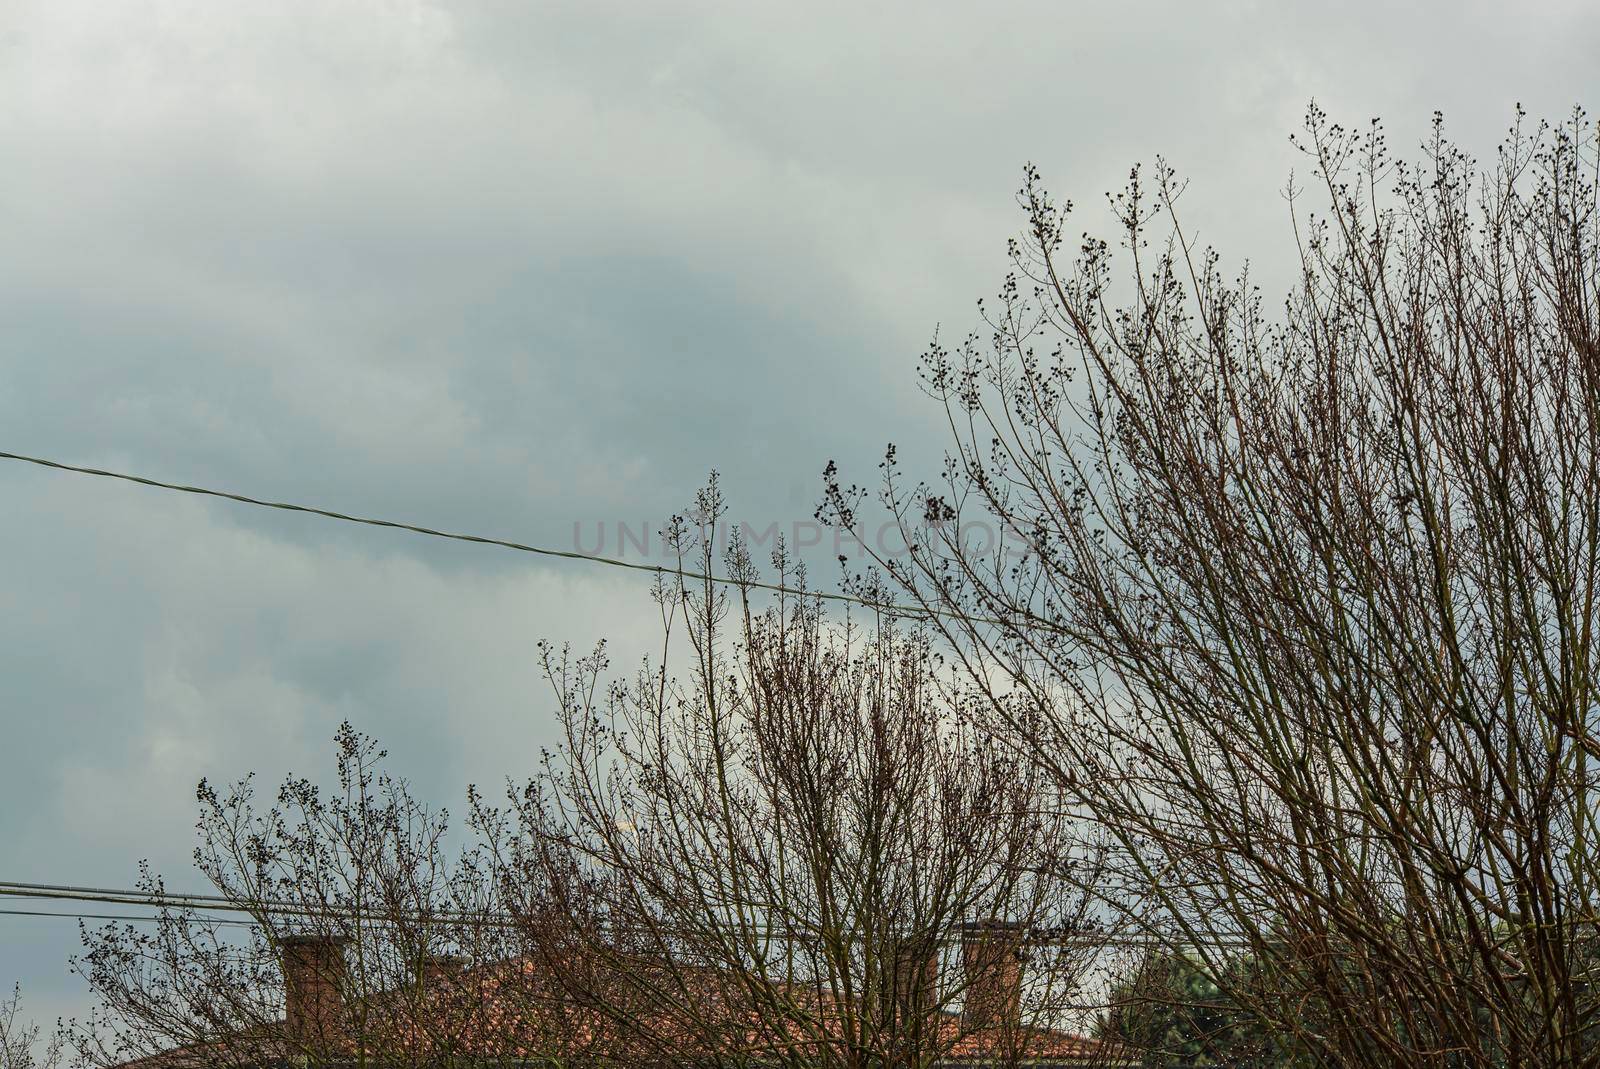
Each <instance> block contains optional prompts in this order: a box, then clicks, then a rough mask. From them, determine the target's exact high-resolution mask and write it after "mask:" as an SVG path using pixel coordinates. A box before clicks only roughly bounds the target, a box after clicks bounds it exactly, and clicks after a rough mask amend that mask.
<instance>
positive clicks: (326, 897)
mask: <svg viewBox="0 0 1600 1069" xmlns="http://www.w3.org/2000/svg"><path fill="white" fill-rule="evenodd" d="M337 746H338V790H337V791H335V792H332V793H324V792H323V791H322V790H321V789H319V787H318V786H317V785H316V784H315V783H313V782H312V781H310V780H308V779H303V778H291V779H289V780H286V781H285V782H284V784H283V786H282V787H281V788H280V789H279V791H278V793H277V796H276V798H275V799H274V800H273V802H272V804H271V805H270V806H267V807H265V808H264V809H262V808H258V805H257V802H256V798H255V791H254V788H253V784H252V782H251V781H250V780H248V779H246V780H245V781H243V782H241V783H239V784H237V785H235V786H234V787H232V788H231V789H228V790H226V791H218V790H217V789H216V788H214V787H212V786H211V785H210V784H208V783H204V782H202V783H201V784H200V787H199V791H198V799H199V803H200V819H199V822H198V825H197V827H198V831H199V838H200V844H199V846H198V847H197V848H196V850H195V855H194V861H195V866H196V868H197V869H198V870H199V871H200V872H201V873H203V874H204V875H205V876H206V877H207V878H208V879H209V880H210V882H211V884H212V885H213V891H214V892H215V897H214V899H211V900H207V901H204V902H199V903H196V904H190V903H188V902H186V901H180V902H177V903H170V902H167V899H166V888H165V885H164V883H163V882H162V881H161V880H160V879H159V878H158V877H155V876H153V875H151V874H150V873H149V872H145V873H144V875H143V876H142V877H141V881H140V887H141V889H142V890H144V891H145V892H147V893H148V894H149V895H151V896H152V898H153V900H155V901H158V902H162V903H164V908H162V910H161V913H160V919H159V923H157V924H156V926H155V927H154V928H153V929H144V928H140V927H138V926H136V925H134V924H120V925H119V924H110V925H106V926H105V927H103V928H99V929H86V930H85V932H84V935H83V942H84V952H83V953H82V955H81V956H80V957H78V958H77V959H75V961H74V966H75V968H76V970H77V971H78V972H79V974H80V975H82V976H83V977H84V978H85V979H86V980H87V981H88V983H89V986H90V988H91V990H92V992H93V994H94V996H95V1000H96V1001H95V1008H94V1013H93V1015H92V1017H91V1018H90V1020H88V1021H85V1022H80V1023H78V1024H76V1025H74V1026H73V1027H72V1028H71V1030H70V1034H71V1038H72V1041H73V1045H74V1047H75V1049H76V1052H77V1054H78V1057H79V1060H80V1061H81V1062H83V1063H85V1064H89V1065H101V1066H104V1065H116V1064H121V1063H124V1062H127V1061H130V1060H137V1059H141V1058H154V1059H156V1062H157V1064H181V1065H193V1066H211V1065H215V1066H238V1065H244V1064H260V1063H262V1062H266V1061H276V1060H281V1059H283V1058H305V1059H310V1060H311V1061H312V1062H313V1063H323V1062H329V1061H337V1062H340V1063H344V1064H349V1063H355V1064H366V1063H369V1062H371V1063H381V1064H418V1063H422V1062H427V1063H429V1064H437V1063H438V1062H439V1061H440V1060H441V1059H447V1058H448V1057H449V1056H451V1055H452V1054H453V1053H455V1052H457V1051H460V1050H464V1049H465V1048H467V1047H469V1046H470V1047H471V1048H472V1050H473V1051H474V1052H478V1053H484V1052H486V1053H488V1054H490V1055H493V1054H495V1053H498V1052H499V1048H500V1047H503V1046H505V1045H506V1044H507V1042H508V1041H507V1040H506V1038H505V1036H506V1031H505V1030H501V1031H496V1030H495V1028H493V1027H486V1026H485V1025H484V1023H483V1020H482V1014H481V1012H479V1011H480V1010H481V1002H482V998H483V996H484V992H483V991H482V990H481V989H480V988H481V983H482V981H483V980H484V975H483V974H482V973H481V972H476V973H470V974H469V972H468V971H467V970H466V969H465V968H464V967H463V966H464V965H465V964H466V963H472V964H481V963H487V962H494V961H499V960H500V959H502V958H503V957H504V956H505V952H504V943H505V940H504V938H503V937H502V936H500V935H499V934H498V933H501V932H504V931H507V930H509V929H508V925H507V924H506V923H504V920H503V918H500V917H499V916H498V915H497V913H496V906H495V903H494V901H493V897H492V894H493V887H494V880H493V879H492V877H491V875H490V874H489V873H488V872H487V871H486V870H485V869H484V868H483V862H482V859H481V858H480V857H479V856H478V855H476V854H475V853H474V852H473V851H472V850H471V849H470V848H468V849H464V850H452V849H451V848H450V846H449V844H448V843H447V831H448V820H447V814H446V813H444V812H442V811H435V810H431V809H429V808H428V807H426V806H425V805H423V804H422V803H421V802H419V801H417V800H416V799H415V798H413V797H412V796H411V793H410V791H409V789H408V788H407V786H406V784H405V783H404V782H403V781H400V780H397V779H394V778H393V777H391V776H389V775H387V774H386V773H384V772H383V771H382V770H381V761H382V759H383V757H384V753H383V751H381V750H379V749H378V748H377V746H376V744H375V743H374V741H373V740H372V739H370V738H367V737H365V736H362V735H360V734H358V733H357V732H355V731H354V730H353V729H352V728H350V726H349V725H345V726H343V727H342V728H341V729H340V731H339V734H338V737H337ZM219 907H220V908H219ZM519 1027H520V1025H519ZM521 1038H525V1037H519V1041H520V1039H521ZM174 1059H176V1061H175V1062H174Z"/></svg>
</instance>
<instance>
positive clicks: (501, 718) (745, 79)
mask: <svg viewBox="0 0 1600 1069" xmlns="http://www.w3.org/2000/svg"><path fill="white" fill-rule="evenodd" d="M1398 6H1402V5H1395V4H1392V3H1370V2H1345V3H1340V4H1328V3H1316V4H1294V3H1287V2H1283V0H1268V2H1263V3H1221V4H1202V3H1194V2H1189V3H1181V4H1172V5H1143V4H1133V3H1126V2H1118V3H1097V4H1080V3H1071V2H1056V3H1051V4H1039V5H1036V6H999V5H993V4H985V5H976V4H974V5H963V6H957V5H930V4H927V3H917V4H905V5H894V6H889V5H864V4H847V5H839V6H829V5H823V4H818V3H807V4H793V3H791V4H785V5H775V4H752V3H740V4H727V5H710V4H675V5H668V4H665V3H645V2H642V0H633V2H631V3H626V4H622V3H618V4H610V3H603V2H598V0H588V2H584V3H574V4H550V5H547V4H540V3H534V2H532V0H456V2H448V0H438V2H429V0H226V2H218V0H147V2H121V0H0V165H3V171H0V183H3V190H4V195H3V197H0V223H3V234H4V240H3V243H0V450H4V451H10V452H21V453H31V454H36V455H44V456H49V457H54V458H58V459H62V460H66V461H69V462H75V463H83V464H90V465H97V466H107V467H114V468H121V469H125V470H132V471H136V472H140V473H144V474H148V475H152V476H154V477H157V478H164V479H171V480H177V481H185V482H194V483H201V484H207V485H215V486H220V487H224V488H230V489H235V490H238V491H242V492H245V493H250V494H257V495H262V496H275V497H280V498H287V499H290V500H297V501H305V502H309V503H313V504H321V505H325V506H329V507H334V508H340V509H344V510H348V511H355V512H364V513H367V514H372V515H379V516H388V517H394V518H400V519H410V520H414V521H416V522H420V523H425V524H431V525H437V526H443V527H451V528H455V529H460V530H466V531H472V532H478V533H483V534H490V535H498V536H501V537H509V538H515V539H520V540H525V541H533V542H541V543H546V544H551V545H558V546H563V547H566V546H570V545H571V544H572V541H573V536H574V525H579V530H580V531H581V532H582V535H583V538H584V540H585V542H586V543H590V544H589V545H588V546H587V547H586V548H593V542H594V540H595V539H596V537H597V532H599V531H600V530H601V529H602V528H601V526H600V525H602V524H604V525H605V528H604V530H605V531H606V532H607V533H606V538H607V539H608V541H609V542H610V543H611V544H610V545H608V546H607V549H608V550H610V549H614V548H616V547H615V533H614V532H615V524H616V523H617V522H619V521H623V522H627V523H629V524H630V525H631V528H632V529H634V530H637V529H639V528H640V527H641V526H644V525H648V527H649V529H651V530H654V529H656V528H657V527H659V525H660V523H661V522H662V520H664V518H665V517H666V516H667V515H668V514H669V513H670V512H671V511H673V510H674V509H675V508H678V507H681V506H682V505H684V504H685V503H687V501H688V499H689V497H690V495H691V494H692V493H693V491H694V489H695V488H696V487H697V486H698V485H699V484H700V483H701V482H702V481H703V480H704V478H705V475H706V473H707V472H708V471H709V470H710V469H712V468H714V467H715V468H719V469H720V470H721V471H722V472H723V473H724V475H725V484H726V488H727V491H728V493H729V495H730V498H731V499H732V505H733V509H734V512H735V514H736V515H737V516H739V517H741V518H744V519H746V520H748V521H749V522H752V523H753V524H756V525H760V526H764V525H765V524H767V523H771V522H777V523H780V524H783V525H788V524H790V523H792V522H795V521H804V520H806V519H808V518H809V517H810V515H811V511H812V509H813V507H814V504H815V499H816V497H817V491H818V487H819V482H818V474H819V472H820V471H821V469H822V467H823V465H824V464H825V463H826V462H827V460H829V459H830V458H837V459H839V460H840V461H841V462H842V463H843V464H844V465H845V467H846V471H847V473H859V474H861V475H868V476H870V475H871V474H872V470H873V464H874V463H875V461H876V459H877V456H878V454H879V451H880V450H881V449H882V447H883V445H884V444H885V443H886V442H889V441H894V442H896V443H898V444H899V447H900V454H901V457H902V458H903V459H904V460H905V461H906V462H907V464H908V466H912V467H915V468H918V469H920V470H928V469H931V468H932V467H933V465H934V464H935V463H936V462H937V460H938V457H939V454H940V450H941V447H942V446H941V442H940V439H939V438H938V436H937V434H936V432H935V427H936V424H935V421H934V418H933V417H934V413H933V411H932V410H931V409H930V408H929V407H928V402H927V401H926V399H925V398H923V397H922V396H921V395H920V394H919V393H918V392H917V390H916V386H915V379H914V359H915V356H916V354H917V352H918V351H919V349H920V348H921V347H922V346H923V345H924V344H925V342H926V341H927V339H928V338H929V336H930V335H931V333H932V331H933V330H934V328H935V326H936V325H939V324H943V329H945V330H946V331H955V332H958V333H959V332H965V331H966V330H967V329H969V328H971V327H972V326H974V325H975V324H976V322H977V320H976V318H975V312H974V301H975V299H976V298H978V297H980V296H982V295H984V294H986V293H990V292H993V290H994V289H995V287H996V285H997V284H998V282H999V280H1000V278H1001V277H1002V275H1003V273H1004V270H1005V260H1004V243H1005V240H1006V238H1007V237H1008V236H1009V235H1011V234H1012V233H1014V232H1015V231H1016V229H1017V227H1018V226H1019V222H1020V220H1019V216H1018V214H1017V211H1016V208H1015V205H1014V202H1013V199H1012V197H1013V193H1014V191H1015V189H1016V187H1017V185H1018V182H1019V177H1020V172H1021V168H1022V165H1023V163H1024V162H1025V161H1027V160H1034V161H1037V162H1038V163H1039V164H1040V165H1041V167H1042V168H1043V170H1044V173H1045V175H1046V178H1047V180H1048V181H1049V183H1050V185H1051V186H1052V188H1054V189H1055V190H1056V191H1057V192H1058V193H1060V194H1061V195H1063V196H1067V197H1071V198H1073V199H1075V200H1076V201H1077V202H1079V203H1080V204H1089V205H1093V204H1096V203H1100V195H1101V194H1102V193H1103V192H1104V191H1105V190H1106V189H1108V188H1111V187H1115V186H1117V185H1118V184H1119V183H1120V182H1121V180H1122V178H1123V177H1124V176H1125V175H1126V172H1127V168H1128V166H1129V165H1130V164H1132V163H1134V162H1136V161H1138V160H1141V159H1142V160H1148V159H1150V158H1151V157H1153V156H1154V155H1155V154H1157V153H1162V154H1164V155H1165V156H1166V157H1167V158H1168V159H1169V160H1170V161H1171V162H1172V163H1173V164H1174V165H1176V166H1177V167H1178V168H1179V169H1180V170H1181V171H1183V172H1185V173H1186V174H1188V175H1189V176H1191V179H1192V182H1191V186H1190V191H1189V193H1188V195H1187V210H1188V213H1189V219H1190V222H1191V225H1192V226H1193V227H1194V228H1195V229H1197V230H1198V231H1199V234H1200V237H1201V238H1202V239H1203V240H1207V241H1213V242H1216V243H1217V244H1218V245H1219V246H1220V247H1221V249H1222V250H1223V253H1224V257H1225V262H1226V263H1228V264H1229V265H1232V266H1237V264H1238V263H1239V262H1240V261H1241V260H1242V259H1244V258H1246V257H1248V258H1249V259H1250V260H1251V261H1252V263H1254V264H1256V265H1257V266H1258V268H1259V269H1260V270H1261V271H1262V272H1263V273H1265V274H1267V275H1268V276H1269V277H1271V276H1272V275H1273V273H1274V272H1281V271H1282V270H1283V267H1284V265H1285V263H1286V262H1287V255H1288V253H1289V252H1290V250H1291V238H1290V235H1289V232H1288V230H1287V227H1286V223H1287V210H1286V207H1285V204H1284V201H1283V199H1282V196H1281V190H1282V188H1283V186H1284V184H1285V180H1286V178H1287V177H1288V174H1289V172H1290V169H1291V168H1292V167H1294V166H1295V165H1296V156H1295V154H1294V152H1293V150H1292V149H1291V148H1290V146H1289V145H1288V142H1287V138H1288V135H1289V134H1291V133H1292V132H1293V131H1294V130H1295V129H1296V128H1297V127H1298V124H1299V120H1300V116H1301V114H1302V112H1303V110H1304V108H1305V106H1306V104H1307V102H1308V101H1309V100H1311V99H1313V98H1315V99H1316V100H1317V101H1318V103H1319V104H1321V105H1322V106H1323V107H1324V108H1325V109H1326V110H1328V111H1330V112H1331V113H1332V115H1333V116H1334V117H1335V118H1337V119H1341V120H1344V121H1346V122H1352V123H1361V122H1365V121H1366V120H1367V119H1369V118H1371V117H1373V116H1380V115H1381V116H1383V117H1385V119H1386V120H1387V121H1388V125H1389V128H1390V131H1391V142H1392V144H1394V146H1395V147H1396V148H1409V147H1411V146H1414V145H1415V144H1416V142H1417V141H1418V140H1419V138H1420V137H1421V135H1422V133H1423V131H1424V130H1425V128H1426V125H1427V123H1428V120H1429V117H1430V116H1431V114H1432V112H1433V111H1434V109H1440V110H1443V111H1444V112H1445V114H1446V117H1447V120H1448V122H1449V125H1450V129H1451V130H1452V132H1453V133H1454V134H1455V135H1456V136H1457V137H1458V138H1460V139H1461V140H1463V141H1465V142H1466V143H1467V144H1469V145H1470V146H1473V147H1474V148H1476V149H1477V150H1478V151H1479V152H1480V154H1485V153H1487V152H1488V151H1490V150H1491V149H1492V147H1493V145H1494V143H1495V141H1496V140H1497V138H1498V137H1499V135H1500V133H1501V132H1502V131H1503V130H1504V128H1505V127H1506V125H1507V124H1508V123H1509V121H1510V120H1511V117H1512V108H1513V105H1514V103H1515V102H1516V101H1519V100H1520V101H1522V102H1524V103H1525V104H1526V105H1527V106H1528V108H1529V110H1530V112H1531V113H1532V114H1534V115H1535V116H1550V117H1560V116H1562V115H1564V114H1565V113H1566V112H1567V110H1568V109H1569V108H1570V107H1571V106H1572V105H1573V104H1574V103H1579V102H1586V103H1588V104H1590V105H1596V104H1597V101H1596V97H1597V96H1600V94H1597V93H1596V90H1597V89H1600V65H1597V62H1596V60H1597V57H1600V9H1597V8H1596V6H1595V5H1594V4H1593V3H1587V2H1578V0H1562V2H1554V3H1544V4H1534V3H1527V4H1521V5H1516V14H1515V15H1514V16H1513V15H1510V14H1508V12H1509V11H1511V10H1512V8H1511V7H1510V6H1508V5H1506V4H1504V3H1498V2H1497V3H1470V4H1452V5H1441V6H1434V7H1422V6H1418V7H1415V8H1414V9H1412V10H1409V11H1400V10H1395V8H1396V7H1398ZM868 7H871V8H873V9H874V10H873V11H872V12H867V11H864V10H863V9H864V8H868ZM1088 218H1089V219H1090V221H1091V222H1092V223H1093V224H1094V225H1098V222H1099V217H1098V216H1097V215H1096V213H1094V212H1090V213H1089V214H1088ZM0 495H3V496H0V500H3V511H0V574H3V579H0V679H3V681H4V691H3V705H0V718H3V731H0V880H24V881H40V882H60V883H67V882H82V883H92V884H98V885H109V886H125V885H127V884H129V883H130V882H131V881H132V880H133V879H134V877H135V876H136V874H137V871H136V866H137V863H138V862H139V861H140V859H143V858H148V859H150V860H151V861H152V863H153V864H154V865H155V867H156V868H157V869H158V870H160V871H161V872H163V873H165V874H166V875H167V877H168V881H169V883H170V884H171V885H172V886H174V887H176V888H180V889H199V887H200V881H199V877H198V876H197V875H196V874H194V873H193V872H192V871H190V869H189V868H188V863H187V858H188V854H189V850H190V848H191V846H192V835H193V822H194V815H195V813H194V794H193V788H194V784H195V782H196V781H197V780H198V779H199V778H200V777H202V776H208V777H211V778H212V779H214V780H231V779H233V778H236V777H238V776H240V775H243V774H244V773H246V772H248V771H252V770H253V771H256V772H258V773H259V774H261V776H262V777H263V778H264V779H265V781H266V782H268V783H272V782H275V781H276V780H278V779H280V778H281V777H282V776H283V775H285V774H286V773H288V772H291V771H292V772H304V773H311V774H315V775H318V776H327V775H328V774H329V773H330V771H331V759H332V747H331V740H332V736H333V733H334V730H335V728H336V727H337V725H338V723H339V722H340V721H341V720H343V719H349V720H351V721H352V722H353V723H354V724H355V725H356V726H357V727H358V728H360V729H362V730H364V731H367V732H370V733H372V734H375V735H377V736H379V737H380V738H381V739H382V740H383V741H384V742H385V743H386V744H387V745H388V747H389V749H390V751H391V753H392V755H393V767H394V768H395V769H396V770H398V771H400V772H401V773H403V774H405V775H408V776H410V777H411V778H412V779H413V780H414V781H415V783H416V784H417V786H418V789H419V791H420V792H421V793H422V794H424V795H425V796H426V797H427V798H428V799H429V800H431V801H433V802H435V803H438V804H451V803H456V804H459V801H460V799H461V796H462V793H463V790H464V787H465V785H466V784H467V783H468V782H479V783H487V784H491V785H492V784H496V783H498V782H500V781H502V780H504V778H505V777H507V776H513V777H520V776H523V775H525V774H526V773H527V772H528V771H529V769H530V768H531V766H532V762H533V760H534V757H535V755H536V753H537V749H538V747H539V746H540V745H541V744H542V743H548V742H549V741H551V728H550V725H551V716H550V702H549V700H548V698H547V694H546V692H545V690H544V689H543V688H542V686H541V685H540V682H539V679H538V677H537V673H536V671H535V668H534V664H533V659H532V653H533V647H534V643H535V642H536V641H538V640H539V639H541V638H549V639H552V640H557V641H563V640H571V641H573V642H574V643H577V644H580V645H585V646H586V645H588V644H589V643H591V642H593V641H594V640H595V639H598V638H601V637H609V638H610V639H612V640H614V642H615V643H616V644H617V645H618V646H619V647H620V648H621V650H622V651H624V656H625V657H627V656H631V655H632V653H633V652H635V651H637V650H639V649H641V648H642V644H643V642H644V639H645V638H646V636H648V635H649V634H650V633H651V632H650V624H649V620H650V612H651V606H650V604H649V601H648V597H647V584H646V582H645V581H644V580H643V579H642V578H641V577H640V576H638V575H636V574H630V573H626V572H614V571H611V570H605V569H597V568H593V567H586V566H582V565H575V564H566V563H559V562H546V561H543V560H541V559H536V558H528V557H522V556H518V555H515V554H509V553H505V552H502V551H497V550H492V549H485V548H476V547H468V546H459V545H448V544H440V543H428V542H425V541H424V540H422V539H419V538H416V537H413V536H408V535H402V534H397V533H393V532H385V531H379V530H372V529H365V528H348V527H341V526H338V525H334V524H330V523H327V522H323V521H318V520H311V519H305V518H295V517H286V516H281V515H275V514H266V513H262V512H259V511H253V510H249V509H246V508H243V507H241V506H234V505H228V504H224V503H207V502H203V501H200V500H197V499H193V498H182V497H177V496H174V495H170V494H163V493H159V492H156V491H151V490H145V489H139V488H135V487H131V486H126V485H119V484H112V483H107V482H104V481H100V480H91V479H86V478H83V477H79V476H69V475H61V474H52V473H47V472H44V471H41V470H38V469H33V468H26V467H23V466H20V465H16V464H10V463H6V464H0ZM826 578H830V579H831V576H829V577H826ZM76 945H77V934H76V929H75V927H74V925H73V924H72V923H71V922H69V921H63V920H51V919H43V918H38V919H29V918H22V917H5V916H0V984H4V985H5V986H6V987H9V986H10V984H11V982H12V981H13V980H19V981H21V982H22V983H23V985H24V991H25V995H26V998H27V1008H28V1010H29V1011H31V1013H33V1014H35V1015H38V1016H41V1017H53V1016H54V1015H56V1014H57V1013H60V1012H70V1011H74V1010H78V1009H80V1008H81V1007H82V1006H83V1004H84V995H83V992H82V990H81V987H80V985H79V984H78V982H77V981H75V980H74V979H72V978H71V977H70V976H69V975H68V973H67V968H66V959H67V956H68V955H69V954H70V953H71V952H72V951H73V950H74V949H75V947H76Z"/></svg>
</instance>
